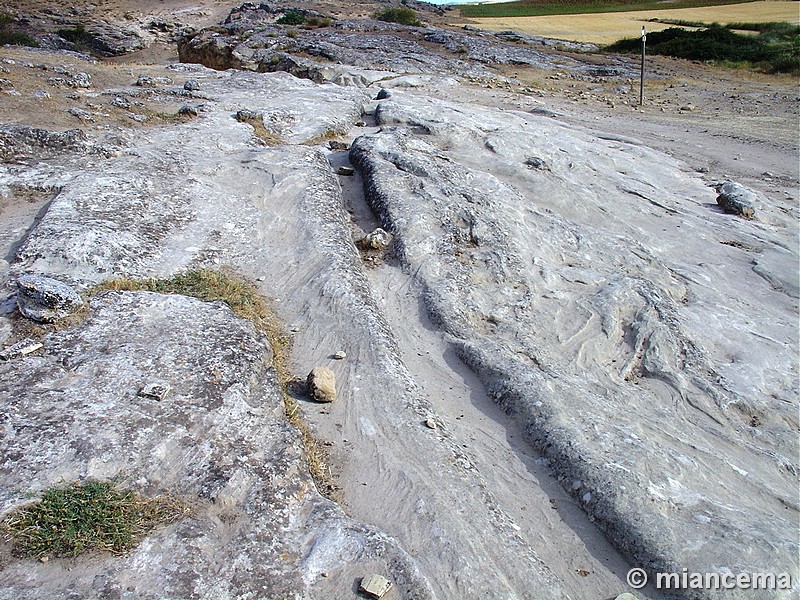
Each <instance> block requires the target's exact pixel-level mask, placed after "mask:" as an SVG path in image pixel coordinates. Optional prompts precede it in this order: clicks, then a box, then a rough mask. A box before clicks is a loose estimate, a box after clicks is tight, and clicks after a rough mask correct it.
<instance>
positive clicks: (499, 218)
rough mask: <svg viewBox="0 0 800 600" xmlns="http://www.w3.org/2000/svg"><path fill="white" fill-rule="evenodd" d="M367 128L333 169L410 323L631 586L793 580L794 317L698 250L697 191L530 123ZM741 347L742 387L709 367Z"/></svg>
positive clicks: (734, 260)
mask: <svg viewBox="0 0 800 600" xmlns="http://www.w3.org/2000/svg"><path fill="white" fill-rule="evenodd" d="M377 118H378V123H379V124H380V125H382V126H383V129H382V130H381V131H380V132H378V133H375V134H371V135H366V136H363V137H360V138H358V139H356V140H355V141H354V143H353V145H352V148H351V150H350V160H351V162H352V163H353V164H354V165H356V166H357V168H358V169H359V170H360V171H361V174H362V177H363V179H364V187H365V193H366V195H367V198H368V201H369V202H370V204H371V206H372V207H373V209H374V210H375V211H376V213H377V214H379V215H380V217H381V222H382V224H383V226H384V227H387V228H390V229H391V231H393V233H394V235H395V247H396V248H397V250H398V253H399V256H400V258H401V261H402V263H403V265H404V267H405V268H406V269H407V270H408V271H409V272H412V273H415V274H416V277H417V279H418V280H419V282H420V284H421V286H422V288H423V289H424V290H425V303H426V306H427V309H428V311H429V314H430V316H431V318H432V319H433V320H434V322H436V323H438V324H439V325H440V327H442V328H443V329H444V330H445V331H447V332H448V333H450V334H451V335H452V336H453V344H454V345H455V347H456V348H457V351H458V353H459V354H460V356H461V358H462V359H463V360H464V361H465V362H466V363H467V364H468V365H470V367H471V368H472V369H473V370H474V372H475V373H476V374H477V375H478V376H479V377H480V378H481V380H482V381H483V382H484V384H485V385H486V387H487V390H488V391H489V394H490V395H491V396H493V397H494V398H495V399H496V401H497V403H498V404H499V405H500V406H502V407H503V408H504V409H505V410H506V411H507V412H508V413H510V414H511V415H513V416H514V418H515V419H517V420H519V421H521V422H522V423H524V424H525V427H526V430H527V432H528V434H529V436H530V439H531V440H532V441H533V442H534V443H535V445H537V446H538V447H539V448H540V449H541V450H542V451H543V452H544V453H545V454H546V455H547V456H548V458H549V459H550V461H551V463H552V465H553V467H554V468H555V469H556V471H557V472H558V474H559V476H560V478H561V480H562V482H563V483H564V485H565V486H566V487H567V488H568V489H570V490H571V492H572V493H573V494H574V495H575V497H576V499H577V500H578V501H579V502H580V503H581V505H582V506H583V507H584V509H585V510H586V511H587V512H588V513H589V514H590V515H592V517H594V518H595V519H597V522H598V523H599V524H600V525H601V527H602V528H603V529H604V530H605V531H606V533H607V535H608V536H609V538H610V539H611V540H612V541H613V542H614V543H615V544H616V545H617V547H618V548H620V549H621V550H622V551H623V552H625V553H626V554H627V555H628V556H629V557H630V558H631V559H632V561H633V562H634V564H636V565H640V566H644V567H646V568H648V569H653V570H661V571H674V570H680V568H683V567H685V568H688V570H689V571H691V572H695V571H697V572H713V571H716V570H718V569H719V568H720V566H721V565H724V567H725V568H729V569H731V570H732V571H733V572H751V571H752V572H760V571H773V572H789V573H791V572H796V569H797V566H798V563H797V554H796V549H797V545H796V541H797V540H796V539H795V537H796V536H794V533H795V532H796V528H795V526H794V525H793V524H794V523H796V519H797V515H798V505H797V494H796V491H797V489H796V475H797V472H798V468H799V465H798V463H797V437H796V430H797V427H798V420H797V411H796V407H797V402H798V397H797V388H796V382H797V380H796V378H794V377H791V376H789V377H787V376H786V375H785V374H786V373H791V372H794V367H792V366H791V365H790V364H789V362H788V361H789V360H790V357H789V356H787V354H786V350H785V348H786V347H788V346H784V343H785V344H788V345H789V346H792V347H796V343H797V337H796V327H793V326H792V325H790V324H791V323H794V322H795V321H796V314H795V308H794V307H793V301H792V300H791V299H790V297H789V296H787V294H788V292H787V293H784V292H783V290H781V289H780V288H779V289H775V290H773V289H771V288H770V287H769V286H768V285H766V284H765V282H764V281H761V280H760V278H759V273H757V272H755V270H754V269H753V267H752V263H751V261H750V259H749V258H748V257H740V256H739V257H731V256H730V255H729V254H728V251H727V247H726V246H723V245H721V244H719V243H718V242H717V241H715V239H714V238H715V235H718V233H717V232H718V231H719V230H722V229H724V228H725V227H726V221H729V220H728V219H726V217H725V216H724V215H721V214H719V213H715V212H713V211H709V209H708V208H707V206H708V201H709V200H712V201H713V190H711V189H709V188H708V187H707V186H706V185H705V184H704V183H703V182H702V181H700V180H698V179H694V178H693V177H692V176H691V175H689V174H688V173H686V172H684V171H683V170H682V169H681V166H680V165H679V164H677V163H675V162H674V161H673V160H672V159H670V158H668V157H666V156H663V155H656V154H654V153H653V152H652V151H649V150H647V149H645V148H642V147H640V146H637V145H634V144H631V143H621V142H616V141H606V140H598V139H597V138H593V137H591V136H587V135H586V134H585V133H583V132H581V131H579V130H575V129H571V128H569V127H568V126H564V125H560V124H558V123H556V122H553V121H552V120H548V119H546V118H544V117H537V116H533V115H530V114H524V113H512V112H501V111H492V110H486V109H479V108H475V107H472V108H467V107H465V106H464V105H455V104H451V103H448V102H443V101H439V100H433V99H430V98H422V97H420V96H419V95H415V94H413V93H411V92H403V93H402V94H401V93H396V94H394V95H393V96H392V97H391V98H390V99H387V100H384V101H382V102H381V103H380V104H379V105H378V108H377ZM532 152H535V154H536V156H537V157H538V160H537V164H542V165H545V164H546V165H547V166H548V168H547V169H540V168H536V169H530V168H526V166H530V163H531V161H530V156H531V153H532ZM704 203H706V204H704ZM598 215H603V216H602V218H598ZM664 232H668V233H664ZM747 235H748V236H751V237H753V238H754V239H758V240H759V243H760V244H762V245H766V246H768V247H771V248H774V249H776V250H782V248H783V245H784V244H785V242H783V241H781V238H780V233H779V232H778V233H771V232H766V231H764V230H762V229H760V228H758V227H752V228H749V229H748V230H747ZM698 256H702V257H703V259H704V260H705V261H708V263H712V264H715V265H716V264H719V265H720V267H719V268H720V269H722V268H724V269H725V271H726V272H728V270H729V269H733V270H734V272H735V273H736V276H735V279H731V280H730V284H726V283H725V280H727V277H726V278H725V279H723V280H720V279H719V276H720V275H721V273H717V272H716V270H715V269H713V268H711V267H710V266H708V263H702V264H701V265H698V264H697V261H696V257H698ZM794 262H795V264H796V255H795V261H794ZM773 268H774V270H775V271H776V272H783V273H784V277H787V276H788V273H787V272H786V269H787V268H791V267H790V263H789V262H786V263H784V266H783V267H781V268H777V266H774V267H773ZM709 269H711V271H710V272H709V271H708V270H709ZM794 275H795V278H796V272H795V273H794ZM709 280H715V281H716V282H717V283H716V285H714V286H710V285H707V284H705V283H703V282H705V281H709ZM745 281H746V282H747V284H744V283H743V282H745ZM767 297H768V298H769V301H767V302H765V299H766V298H767ZM721 306H724V307H725V308H724V312H725V314H726V315H729V317H728V318H726V319H724V320H723V321H719V320H718V319H717V317H715V315H717V314H718V313H719V311H720V307H721ZM790 331H793V332H794V333H789V332H790ZM745 340H746V341H745ZM779 340H785V341H783V342H782V341H779ZM742 343H746V344H747V345H748V346H749V347H751V349H752V348H753V347H755V346H757V348H758V350H757V351H754V353H752V352H751V354H750V356H752V357H755V359H754V360H752V362H751V363H750V364H749V365H748V367H747V369H746V371H745V370H742V368H741V367H734V366H733V365H732V364H731V362H730V360H729V359H727V358H725V357H726V356H730V353H737V352H738V351H737V350H736V349H735V348H736V347H737V345H738V344H742ZM698 449H701V450H699V451H698ZM792 549H793V550H792ZM785 593H787V594H788V593H789V592H785ZM743 594H744V592H743ZM745 595H746V594H745ZM745 595H743V596H741V597H745ZM726 597H729V596H728V595H726Z"/></svg>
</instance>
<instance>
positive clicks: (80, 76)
mask: <svg viewBox="0 0 800 600" xmlns="http://www.w3.org/2000/svg"><path fill="white" fill-rule="evenodd" d="M67 83H68V85H69V86H70V87H73V88H89V87H92V76H91V75H89V74H88V73H75V75H73V76H72V78H71V79H70V80H69V81H68V82H67Z"/></svg>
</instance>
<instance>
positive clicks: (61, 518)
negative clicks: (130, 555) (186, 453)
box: [2, 481, 187, 558]
mask: <svg viewBox="0 0 800 600" xmlns="http://www.w3.org/2000/svg"><path fill="white" fill-rule="evenodd" d="M185 514H187V510H186V508H185V507H184V505H183V504H181V503H179V502H177V501H176V500H174V499H170V498H161V497H160V498H152V499H148V498H145V497H143V496H141V495H139V494H137V493H135V492H132V491H125V490H119V489H117V487H116V486H115V485H114V484H113V483H112V482H109V481H84V482H76V483H72V484H70V485H67V486H64V487H52V488H50V489H48V490H46V491H45V492H44V493H43V494H42V497H41V498H40V499H39V500H38V501H37V502H35V503H33V504H31V505H29V506H25V507H22V508H19V509H17V510H15V511H14V512H12V513H11V514H10V515H9V516H7V517H6V518H5V519H4V520H3V523H2V527H3V529H4V531H5V532H6V534H7V537H8V539H9V540H10V541H11V542H12V544H13V551H14V553H15V554H16V555H17V556H22V557H35V558H42V557H48V558H49V557H51V556H52V557H63V556H77V555H78V554H81V553H83V552H87V551H90V550H102V551H105V552H111V553H113V554H124V553H126V552H128V551H129V550H131V549H132V548H133V547H134V546H135V545H136V544H137V543H138V542H139V540H141V538H142V537H144V536H145V535H146V534H147V533H148V532H149V531H151V530H152V529H153V528H154V527H156V526H157V525H160V524H164V523H169V522H172V521H175V520H177V519H178V518H180V517H181V516H183V515H185Z"/></svg>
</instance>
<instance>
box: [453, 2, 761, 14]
mask: <svg viewBox="0 0 800 600" xmlns="http://www.w3.org/2000/svg"><path fill="white" fill-rule="evenodd" d="M753 1H754V0H738V1H733V0H675V2H669V3H668V4H667V3H665V2H663V1H655V0H645V1H644V2H635V1H631V0H575V1H574V2H565V1H564V0H520V1H519V2H497V3H493V4H458V5H455V6H454V8H457V9H458V10H460V11H461V15H462V16H464V17H538V16H543V15H578V14H587V13H605V12H627V11H637V10H658V9H663V8H670V9H676V8H696V7H700V6H720V5H726V4H743V3H745V2H753Z"/></svg>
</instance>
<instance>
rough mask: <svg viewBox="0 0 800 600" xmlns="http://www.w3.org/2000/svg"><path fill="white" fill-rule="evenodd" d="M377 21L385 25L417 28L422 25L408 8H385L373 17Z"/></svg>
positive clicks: (415, 14)
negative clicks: (392, 24)
mask: <svg viewBox="0 0 800 600" xmlns="http://www.w3.org/2000/svg"><path fill="white" fill-rule="evenodd" d="M375 18H376V19H378V21H385V22H387V23H399V24H400V25H412V26H414V27H419V26H420V25H422V23H420V21H419V19H418V18H417V13H415V12H414V11H413V10H411V9H410V8H385V9H384V10H382V11H380V12H379V13H377V14H376V15H375Z"/></svg>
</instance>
